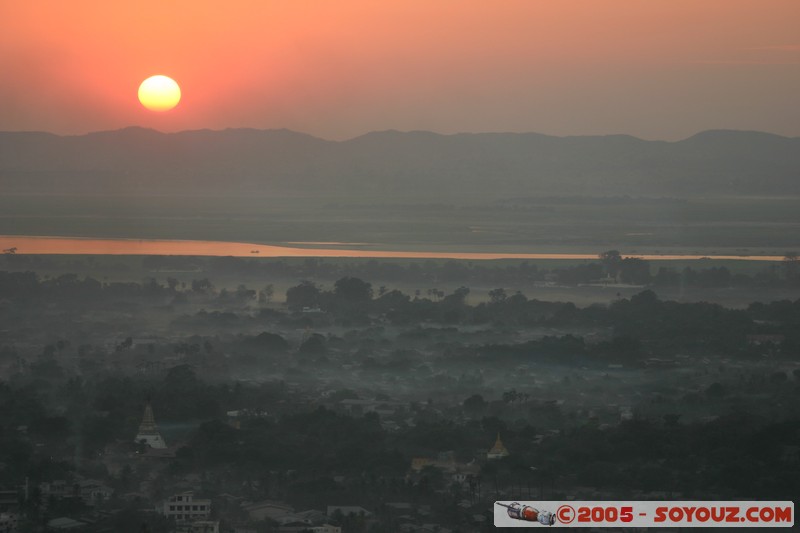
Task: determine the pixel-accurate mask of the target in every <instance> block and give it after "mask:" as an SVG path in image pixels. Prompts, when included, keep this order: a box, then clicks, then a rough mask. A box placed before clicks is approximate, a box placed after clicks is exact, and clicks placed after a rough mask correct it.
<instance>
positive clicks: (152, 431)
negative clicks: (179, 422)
mask: <svg viewBox="0 0 800 533" xmlns="http://www.w3.org/2000/svg"><path fill="white" fill-rule="evenodd" d="M142 441H144V443H145V444H147V445H148V446H150V447H151V448H166V447H167V443H166V442H165V441H164V437H162V436H161V433H159V432H158V426H156V419H155V417H154V416H153V407H152V406H151V405H150V402H149V401H148V402H147V405H145V407H144V416H142V423H141V424H139V432H138V433H137V434H136V440H135V442H136V443H137V444H139V443H141V442H142Z"/></svg>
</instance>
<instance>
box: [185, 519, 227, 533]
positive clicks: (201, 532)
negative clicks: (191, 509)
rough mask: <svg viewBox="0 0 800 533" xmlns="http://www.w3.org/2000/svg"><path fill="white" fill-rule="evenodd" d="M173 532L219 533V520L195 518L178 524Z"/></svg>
mask: <svg viewBox="0 0 800 533" xmlns="http://www.w3.org/2000/svg"><path fill="white" fill-rule="evenodd" d="M175 533H219V520H196V521H194V522H187V523H185V524H180V525H178V526H177V527H176V528H175Z"/></svg>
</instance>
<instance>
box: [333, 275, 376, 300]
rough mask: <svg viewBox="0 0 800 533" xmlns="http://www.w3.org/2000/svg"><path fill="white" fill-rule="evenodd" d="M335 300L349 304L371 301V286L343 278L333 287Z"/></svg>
mask: <svg viewBox="0 0 800 533" xmlns="http://www.w3.org/2000/svg"><path fill="white" fill-rule="evenodd" d="M333 293H334V294H335V295H336V298H337V299H341V300H346V301H349V302H365V301H368V300H371V299H372V284H371V283H368V282H366V281H364V280H361V279H359V278H353V277H345V278H341V279H340V280H338V281H337V282H336V283H335V284H334V285H333Z"/></svg>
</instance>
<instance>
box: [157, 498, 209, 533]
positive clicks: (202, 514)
mask: <svg viewBox="0 0 800 533" xmlns="http://www.w3.org/2000/svg"><path fill="white" fill-rule="evenodd" d="M156 511H158V512H160V513H161V514H163V515H164V516H166V517H167V518H173V519H175V521H177V522H197V521H201V520H206V519H207V518H208V517H209V516H210V515H211V500H205V499H197V498H195V497H194V493H193V492H192V491H188V492H183V493H181V494H175V495H173V496H170V497H169V498H167V499H166V500H165V501H164V503H162V504H161V505H160V506H159V507H157V508H156ZM198 531H202V529H199V530H198Z"/></svg>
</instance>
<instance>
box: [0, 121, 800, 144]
mask: <svg viewBox="0 0 800 533" xmlns="http://www.w3.org/2000/svg"><path fill="white" fill-rule="evenodd" d="M125 130H142V131H147V132H153V133H157V134H159V135H180V134H184V133H200V132H208V133H224V132H227V131H251V132H287V133H292V134H296V135H302V136H306V137H310V138H312V139H317V140H320V141H325V142H330V143H346V142H350V141H353V140H356V139H360V138H362V137H366V136H368V135H374V134H381V133H398V134H403V135H407V134H415V133H424V134H431V135H436V136H439V137H457V136H466V135H538V136H541V137H550V138H554V139H572V138H592V137H594V138H600V137H629V138H632V139H636V140H639V141H643V142H663V143H679V142H682V141H686V140H689V139H692V138H694V137H697V136H698V135H702V134H704V133H718V132H728V133H755V134H761V135H769V136H772V137H779V138H782V139H789V140H795V139H800V136H788V135H782V134H780V133H773V132H770V131H764V130H753V129H733V128H710V129H705V130H700V131H697V132H695V133H693V134H691V135H688V136H686V137H681V138H679V139H676V140H666V139H645V138H643V137H638V136H636V135H632V134H629V133H601V134H570V135H554V134H549V133H541V132H537V131H460V132H455V133H441V132H438V131H433V130H418V129H414V130H399V129H394V128H388V129H384V130H372V131H367V132H365V133H362V134H359V135H356V136H354V137H347V138H344V139H329V138H325V137H320V136H317V135H313V134H311V133H307V132H303V131H298V130H292V129H289V128H254V127H249V126H242V127H227V128H222V129H214V128H197V129H186V130H178V131H161V130H158V129H156V128H151V127H147V126H140V125H135V124H133V125H130V126H123V127H120V128H116V129H107V130H95V131H88V132H85V133H69V134H61V133H54V132H51V131H44V130H0V134H17V133H20V134H44V135H52V136H55V137H62V138H66V137H88V136H90V135H97V134H104V133H117V132H121V131H125Z"/></svg>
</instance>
